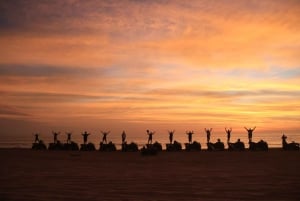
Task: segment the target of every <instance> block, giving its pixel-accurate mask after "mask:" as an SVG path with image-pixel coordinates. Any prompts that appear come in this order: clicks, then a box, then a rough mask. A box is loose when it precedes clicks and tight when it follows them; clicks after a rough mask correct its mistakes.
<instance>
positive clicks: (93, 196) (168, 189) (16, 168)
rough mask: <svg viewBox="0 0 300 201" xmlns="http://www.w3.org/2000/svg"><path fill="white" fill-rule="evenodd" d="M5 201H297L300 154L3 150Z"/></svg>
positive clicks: (1, 191)
mask: <svg viewBox="0 0 300 201" xmlns="http://www.w3.org/2000/svg"><path fill="white" fill-rule="evenodd" d="M0 159H1V166H0V172H1V180H0V200H2V201H10V200H32V201H35V200H39V201H41V200H45V201H48V200H73V201H76V200H91V201H95V200H282V201H283V200H299V199H300V194H299V189H300V160H299V159H300V152H299V151H296V152H294V151H291V152H287V151H282V150H278V149H272V150H270V151H268V152H249V151H245V152H228V151H224V152H207V151H201V152H185V151H182V152H177V153H168V152H161V153H159V154H158V155H157V156H146V157H145V156H141V154H140V153H122V152H112V153H102V152H99V151H95V152H80V151H75V152H68V151H33V150H26V149H1V150H0Z"/></svg>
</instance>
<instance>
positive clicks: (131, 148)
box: [32, 138, 299, 155]
mask: <svg viewBox="0 0 300 201" xmlns="http://www.w3.org/2000/svg"><path fill="white" fill-rule="evenodd" d="M184 145H185V150H186V151H200V150H201V144H200V143H199V142H197V141H194V142H193V143H185V144H184ZM282 148H283V150H299V143H295V142H292V143H287V141H286V138H282ZM32 149H34V150H46V149H47V146H46V145H45V143H44V142H43V141H42V140H40V141H39V142H35V143H33V145H32ZM268 149H269V147H268V143H267V142H266V141H263V140H261V141H259V142H249V150H251V151H268ZM48 150H81V151H95V150H96V147H95V145H94V144H93V143H87V144H81V146H80V148H79V146H78V144H77V143H75V142H71V143H61V142H59V141H57V142H56V143H50V144H49V146H48ZM116 150H117V149H116V146H115V144H114V143H112V142H109V143H107V144H106V143H102V142H101V143H100V148H99V151H103V152H111V151H116ZM162 150H163V149H162V145H161V143H159V142H155V143H153V144H146V146H144V147H143V148H141V149H140V150H139V148H138V145H137V144H136V143H134V142H131V143H129V144H127V143H126V142H125V143H123V144H122V149H121V151H123V152H137V151H141V154H142V155H155V154H157V153H158V152H160V151H162ZM181 150H183V148H182V145H181V143H179V142H177V141H174V142H173V143H169V144H166V151H169V152H172V151H181ZM207 150H208V151H224V150H225V146H224V143H223V142H221V141H218V142H216V143H212V142H209V143H207ZM228 150H229V151H244V150H245V144H244V142H242V141H237V142H235V143H231V142H228Z"/></svg>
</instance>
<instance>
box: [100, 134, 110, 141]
mask: <svg viewBox="0 0 300 201" xmlns="http://www.w3.org/2000/svg"><path fill="white" fill-rule="evenodd" d="M101 133H102V135H103V137H102V143H104V142H105V144H107V139H106V138H107V135H108V134H109V133H110V131H108V132H103V131H101Z"/></svg>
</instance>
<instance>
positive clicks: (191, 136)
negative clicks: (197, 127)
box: [186, 131, 194, 144]
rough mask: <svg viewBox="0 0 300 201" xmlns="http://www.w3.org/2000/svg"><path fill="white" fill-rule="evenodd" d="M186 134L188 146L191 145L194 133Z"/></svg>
mask: <svg viewBox="0 0 300 201" xmlns="http://www.w3.org/2000/svg"><path fill="white" fill-rule="evenodd" d="M186 134H187V135H188V140H189V144H192V141H193V139H192V138H193V134H194V132H193V131H188V132H186Z"/></svg>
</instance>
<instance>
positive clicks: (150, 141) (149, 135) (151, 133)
mask: <svg viewBox="0 0 300 201" xmlns="http://www.w3.org/2000/svg"><path fill="white" fill-rule="evenodd" d="M154 133H155V132H153V131H149V130H147V135H148V144H152V138H153V135H154Z"/></svg>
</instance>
